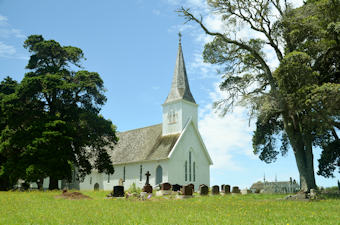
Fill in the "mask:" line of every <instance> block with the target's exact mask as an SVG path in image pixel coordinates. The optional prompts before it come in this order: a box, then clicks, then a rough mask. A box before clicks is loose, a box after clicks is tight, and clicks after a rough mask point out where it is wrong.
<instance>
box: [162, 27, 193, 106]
mask: <svg viewBox="0 0 340 225" xmlns="http://www.w3.org/2000/svg"><path fill="white" fill-rule="evenodd" d="M178 36H179V43H178V52H177V59H176V66H175V72H174V76H173V79H172V84H171V89H170V93H169V95H168V97H167V98H166V100H165V102H164V104H166V103H169V102H172V101H175V100H179V99H184V100H187V101H189V102H193V103H196V102H195V99H194V97H192V94H191V92H190V88H189V82H188V77H187V71H186V69H185V64H184V58H183V52H182V44H181V37H182V34H181V33H179V34H178Z"/></svg>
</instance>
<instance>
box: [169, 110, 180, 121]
mask: <svg viewBox="0 0 340 225" xmlns="http://www.w3.org/2000/svg"><path fill="white" fill-rule="evenodd" d="M177 117H178V115H177V113H176V112H175V110H173V109H171V110H170V111H169V113H168V122H169V124H172V123H176V121H177Z"/></svg>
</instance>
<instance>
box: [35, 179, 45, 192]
mask: <svg viewBox="0 0 340 225" xmlns="http://www.w3.org/2000/svg"><path fill="white" fill-rule="evenodd" d="M36 183H37V186H38V190H43V188H44V187H43V184H44V178H40V179H39V181H37V182H36Z"/></svg>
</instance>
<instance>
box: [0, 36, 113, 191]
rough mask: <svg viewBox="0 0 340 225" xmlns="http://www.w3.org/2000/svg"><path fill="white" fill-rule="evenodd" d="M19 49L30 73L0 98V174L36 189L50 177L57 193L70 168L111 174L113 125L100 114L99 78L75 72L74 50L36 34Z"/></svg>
mask: <svg viewBox="0 0 340 225" xmlns="http://www.w3.org/2000/svg"><path fill="white" fill-rule="evenodd" d="M24 47H25V48H27V49H28V50H29V52H31V56H30V59H29V62H28V65H27V66H26V68H27V69H29V70H30V72H28V73H26V74H25V76H24V79H23V80H22V81H21V82H20V84H18V86H17V87H16V88H15V91H14V92H13V91H12V92H10V93H6V95H3V96H4V97H3V98H2V99H1V122H2V124H5V126H3V127H1V130H2V131H1V136H0V141H1V144H0V156H1V157H3V158H4V160H3V161H4V162H2V163H1V171H2V172H1V173H0V176H7V177H9V178H10V180H17V179H19V178H21V179H23V180H25V181H28V182H37V183H38V186H39V187H41V185H42V181H43V179H44V178H45V177H49V178H50V184H49V188H50V189H56V188H58V180H60V179H70V178H71V176H72V171H74V170H75V168H77V171H78V173H79V178H80V179H81V178H82V177H84V175H86V174H88V173H90V172H91V170H92V169H93V168H96V169H98V171H99V172H106V173H111V174H112V173H113V172H114V169H113V166H112V163H111V160H110V157H109V152H108V151H110V150H112V148H113V144H115V143H116V142H117V141H118V139H117V137H116V128H115V126H114V125H113V124H112V122H111V121H109V120H106V119H104V118H103V117H102V116H100V115H99V112H100V110H101V107H102V106H103V105H104V103H105V102H106V97H105V96H104V91H105V89H104V86H103V81H102V79H101V78H100V76H99V74H98V73H95V72H88V71H86V70H78V71H75V70H74V69H76V68H77V67H78V68H81V66H80V62H81V60H82V59H83V58H84V56H83V52H82V50H81V49H79V48H76V47H72V46H61V45H60V44H59V43H58V42H56V41H54V40H45V39H44V38H43V37H42V36H41V35H31V36H29V37H28V38H27V40H26V41H25V43H24ZM4 82H5V81H4ZM7 83H8V81H7ZM7 86H8V85H7ZM0 159H1V158H0Z"/></svg>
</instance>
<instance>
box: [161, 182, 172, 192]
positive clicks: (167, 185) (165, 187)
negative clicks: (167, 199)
mask: <svg viewBox="0 0 340 225" xmlns="http://www.w3.org/2000/svg"><path fill="white" fill-rule="evenodd" d="M161 190H163V191H168V190H171V184H170V183H162V184H161Z"/></svg>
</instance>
